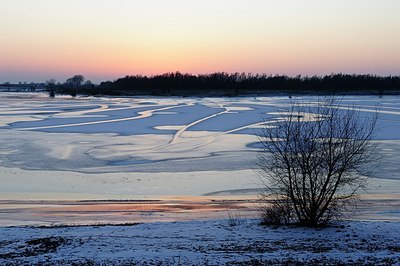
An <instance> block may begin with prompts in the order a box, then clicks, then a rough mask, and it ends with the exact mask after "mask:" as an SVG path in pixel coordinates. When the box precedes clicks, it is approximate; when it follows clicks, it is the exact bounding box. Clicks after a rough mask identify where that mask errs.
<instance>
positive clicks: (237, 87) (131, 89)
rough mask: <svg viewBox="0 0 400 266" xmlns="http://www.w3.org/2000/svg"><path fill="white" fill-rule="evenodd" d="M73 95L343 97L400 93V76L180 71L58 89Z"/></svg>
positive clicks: (74, 82) (77, 81)
mask: <svg viewBox="0 0 400 266" xmlns="http://www.w3.org/2000/svg"><path fill="white" fill-rule="evenodd" d="M55 91H56V92H59V93H67V94H71V95H76V94H84V95H178V96H237V95H248V94H263V93H285V94H299V93H312V94H332V93H333V94H335V93H336V94H342V93H352V94H355V93H360V94H363V93H368V94H386V93H391V94H392V93H396V94H397V93H400V76H384V77H383V76H376V75H356V74H353V75H349V74H331V75H326V76H300V75H298V76H296V77H289V76H286V75H266V74H247V73H233V74H229V73H225V72H217V73H211V74H202V75H192V74H183V73H179V72H175V73H165V74H162V75H155V76H150V77H148V76H143V75H133V76H126V77H124V78H119V79H116V80H114V81H105V82H101V83H100V84H99V85H96V86H95V85H93V84H92V83H91V82H90V81H86V82H85V78H84V77H83V76H81V75H76V76H74V77H72V78H70V79H68V80H67V81H66V82H65V83H64V84H59V85H57V86H56V89H55Z"/></svg>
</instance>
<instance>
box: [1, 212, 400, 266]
mask: <svg viewBox="0 0 400 266" xmlns="http://www.w3.org/2000/svg"><path fill="white" fill-rule="evenodd" d="M257 262H262V263H293V262H307V263H317V264H321V263H328V264H339V263H344V264H359V263H361V264H365V263H370V264H385V265H386V264H400V223H394V222H392V223H390V222H368V221H350V222H344V223H342V224H338V225H336V226H332V227H329V228H323V229H310V228H295V227H280V228H272V227H262V226H260V225H259V220H256V219H226V220H213V221H191V222H168V223H147V224H137V225H131V226H86V227H85V226H81V227H63V228H32V227H30V228H21V227H15V228H0V264H2V265H4V264H7V263H10V264H19V265H21V264H27V263H28V264H42V263H43V264H51V265H54V264H55V265H57V264H63V265H64V264H73V265H83V264H85V265H86V264H91V265H93V264H94V265H98V264H102V265H110V264H111V265H113V264H117V265H120V264H136V263H137V264H139V265H154V264H157V265H159V264H163V265H182V264H183V265H188V264H194V265H206V264H207V265H217V264H218V265H220V264H235V265H237V264H243V265H248V264H251V263H253V264H255V263H257Z"/></svg>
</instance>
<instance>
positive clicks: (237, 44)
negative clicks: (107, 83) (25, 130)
mask: <svg viewBox="0 0 400 266" xmlns="http://www.w3.org/2000/svg"><path fill="white" fill-rule="evenodd" d="M399 13H400V1H399V0H198V1H190V0H169V1H166V0H146V1H134V0H0V82H6V81H10V82H18V81H28V82H30V81H35V82H39V81H45V80H47V79H50V78H55V79H56V80H57V81H60V82H63V81H65V79H66V78H68V77H70V76H72V75H74V74H83V75H84V76H85V77H86V78H88V79H91V80H93V81H94V82H99V81H102V80H109V79H115V78H118V77H122V76H125V75H133V74H147V75H152V74H159V73H164V72H172V71H181V72H188V73H194V74H198V73H209V72H215V71H225V72H252V73H266V74H288V75H297V74H302V75H314V74H317V75H323V74H330V73H332V72H335V73H338V72H341V73H371V74H381V75H387V74H392V75H399V74H400V15H399Z"/></svg>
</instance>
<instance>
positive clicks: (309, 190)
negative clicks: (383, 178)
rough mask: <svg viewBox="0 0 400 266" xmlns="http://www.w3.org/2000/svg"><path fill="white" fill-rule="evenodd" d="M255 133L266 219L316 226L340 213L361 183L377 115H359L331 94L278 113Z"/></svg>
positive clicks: (369, 158)
mask: <svg viewBox="0 0 400 266" xmlns="http://www.w3.org/2000/svg"><path fill="white" fill-rule="evenodd" d="M280 116H281V117H280V119H279V120H277V121H276V122H275V123H273V124H268V126H266V127H265V128H264V131H263V134H262V135H261V138H262V140H263V141H262V143H263V147H264V151H263V152H261V153H260V167H261V170H262V172H263V173H264V175H263V176H264V178H265V179H264V180H265V181H266V182H265V185H266V188H267V193H266V194H265V195H264V196H266V197H272V199H273V201H272V206H269V207H266V208H265V209H264V212H263V218H264V221H265V222H266V223H270V224H273V223H299V224H301V225H305V226H317V225H320V224H324V223H327V222H329V221H330V220H331V219H332V217H335V216H336V215H338V214H340V211H341V210H343V206H345V204H349V203H352V202H354V201H351V199H354V197H355V195H356V192H357V191H358V190H359V189H360V188H364V187H365V185H366V177H365V175H361V174H360V173H363V172H364V171H365V170H366V168H365V167H366V166H368V164H370V163H371V162H372V161H373V159H374V153H375V150H376V142H372V141H371V138H372V136H373V133H374V129H375V124H376V121H377V115H376V114H375V115H374V116H367V115H366V116H362V115H361V114H360V112H358V111H357V110H355V109H353V108H352V107H345V106H342V105H341V104H340V102H339V101H337V100H335V99H333V98H332V99H329V100H326V101H318V102H316V103H315V104H310V105H304V104H303V103H300V102H297V103H293V104H291V105H290V107H289V108H287V109H285V110H282V111H281V112H280Z"/></svg>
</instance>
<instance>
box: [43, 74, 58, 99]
mask: <svg viewBox="0 0 400 266" xmlns="http://www.w3.org/2000/svg"><path fill="white" fill-rule="evenodd" d="M45 86H46V90H47V92H48V93H49V97H50V98H54V97H56V92H55V90H56V80H55V79H53V78H51V79H49V80H47V81H46V83H45Z"/></svg>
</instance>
